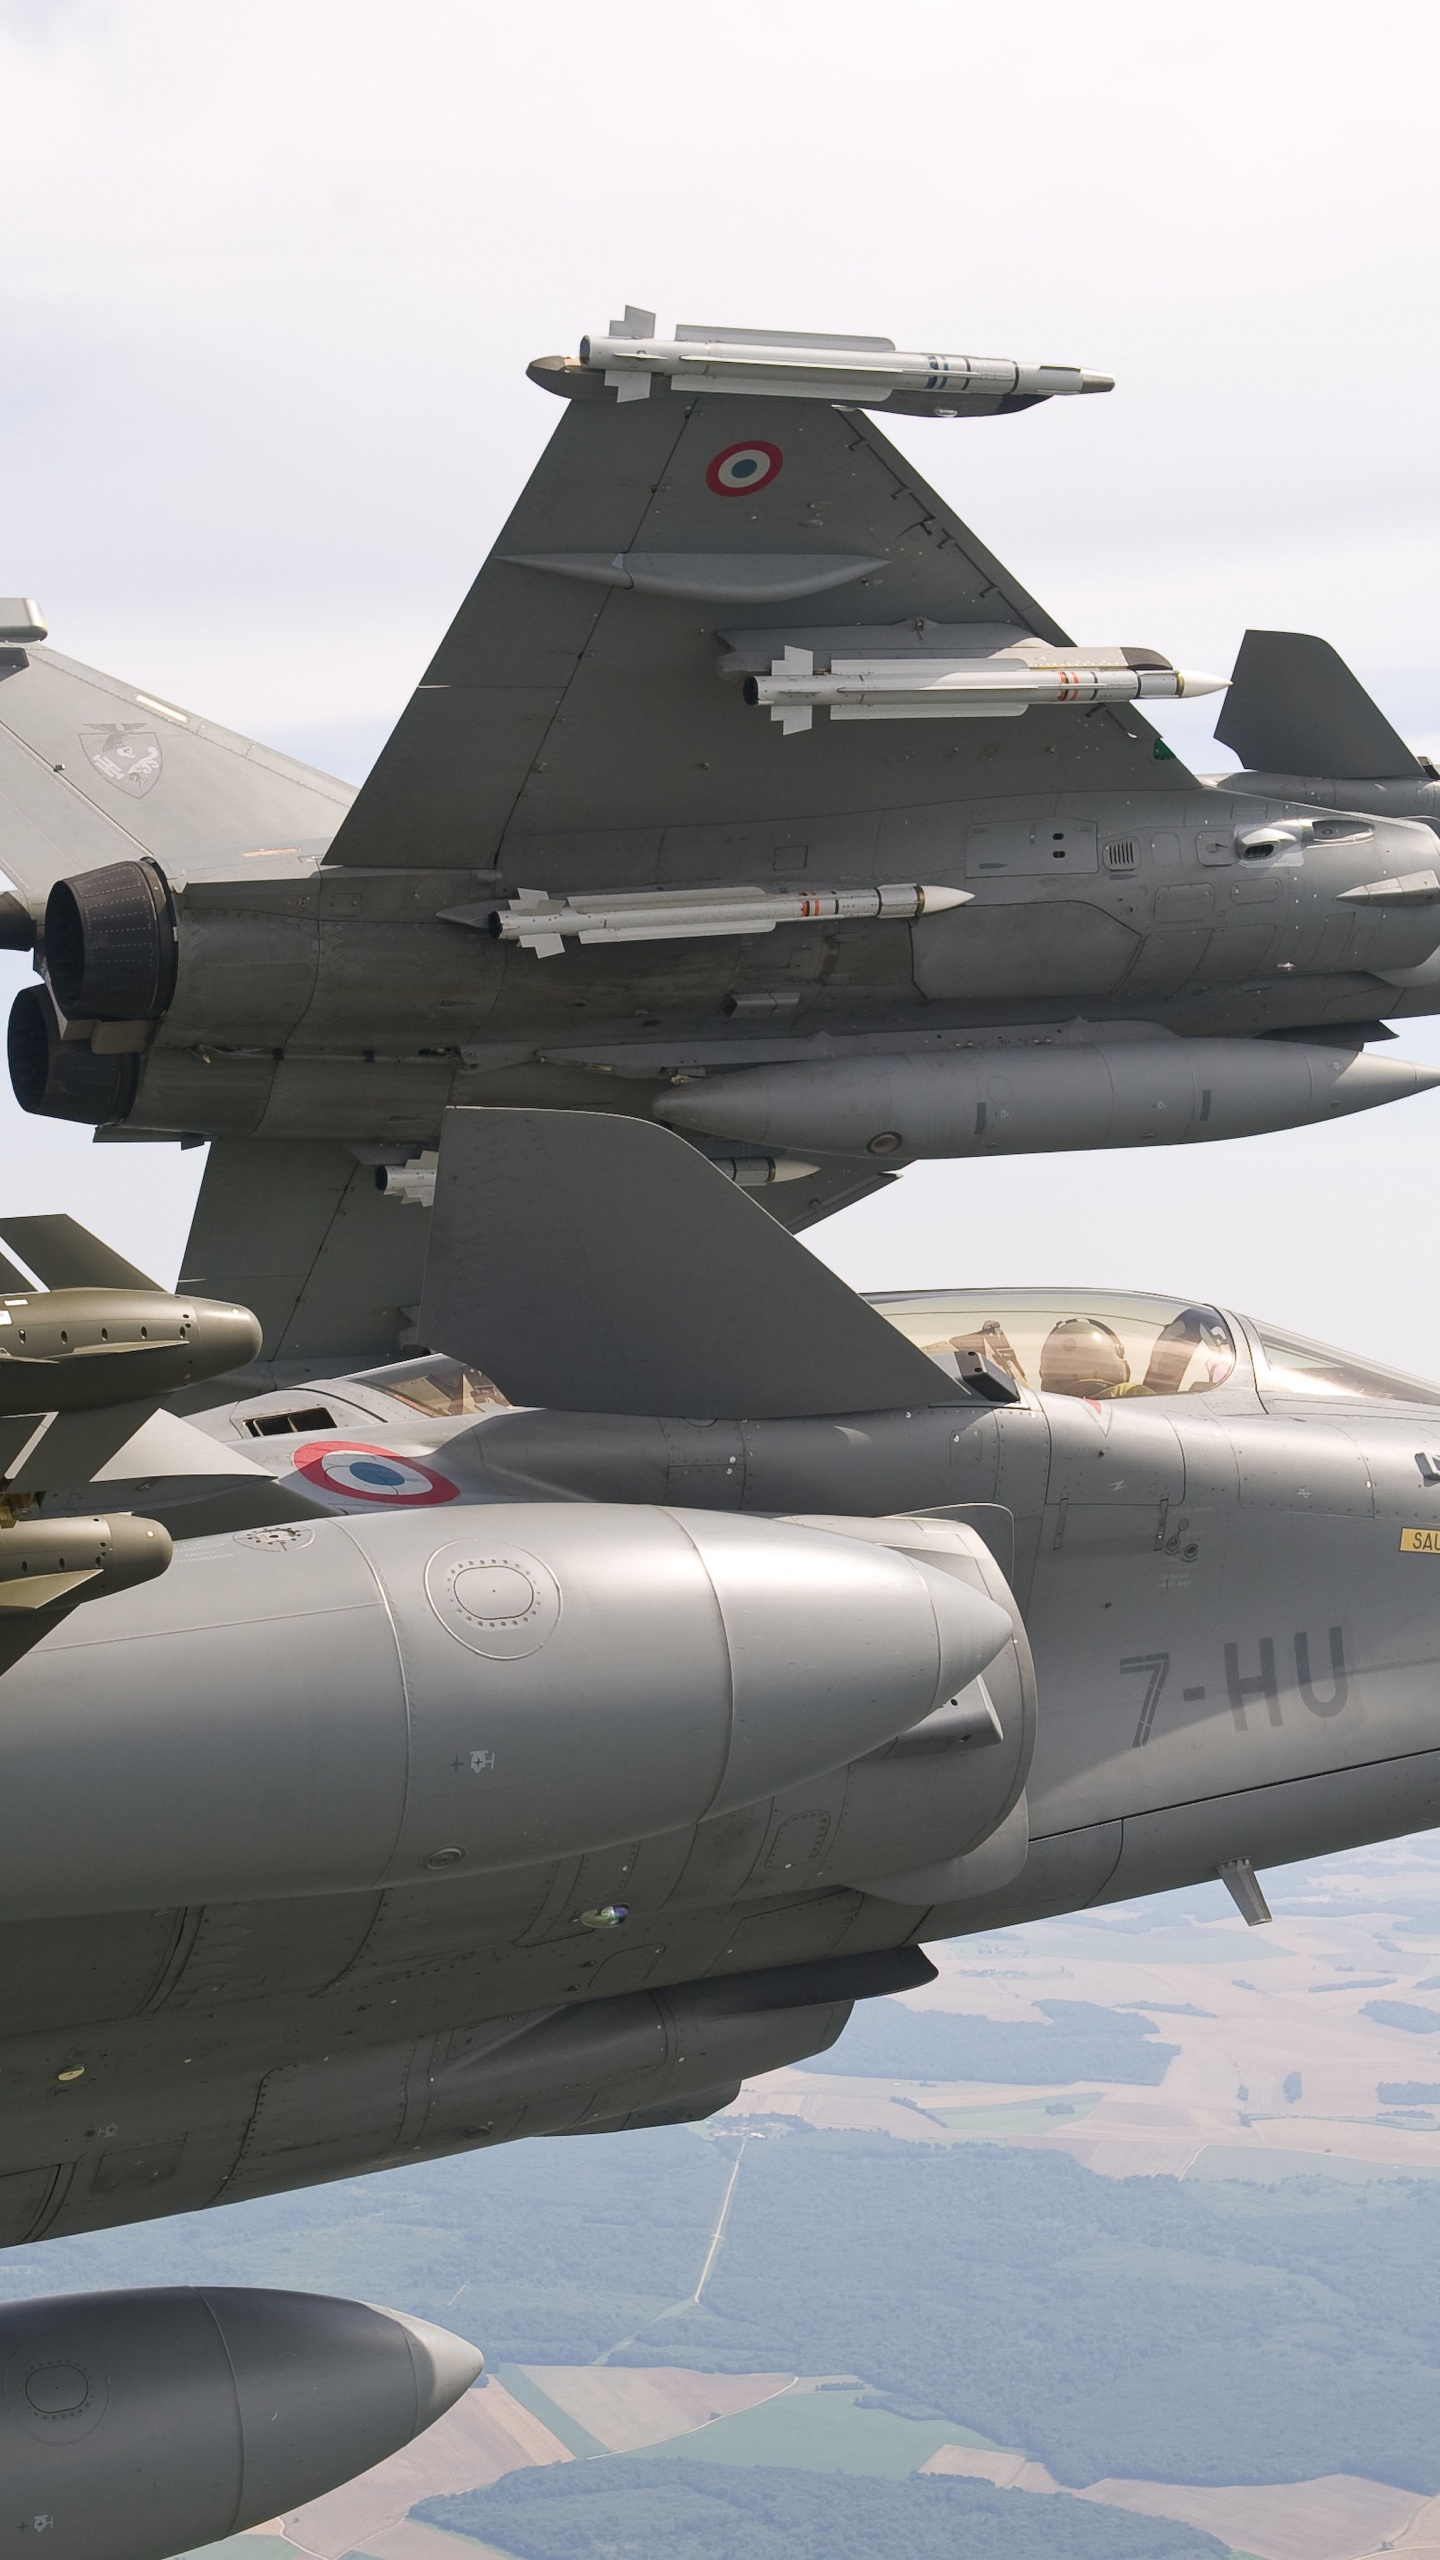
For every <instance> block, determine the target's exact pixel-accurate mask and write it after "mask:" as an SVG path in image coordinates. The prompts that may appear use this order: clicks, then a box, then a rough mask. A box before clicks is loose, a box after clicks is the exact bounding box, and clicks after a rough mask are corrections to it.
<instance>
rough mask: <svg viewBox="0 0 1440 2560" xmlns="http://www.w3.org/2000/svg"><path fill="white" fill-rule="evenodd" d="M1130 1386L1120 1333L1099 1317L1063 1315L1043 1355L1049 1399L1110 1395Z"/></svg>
mask: <svg viewBox="0 0 1440 2560" xmlns="http://www.w3.org/2000/svg"><path fill="white" fill-rule="evenodd" d="M1129 1383H1130V1363H1129V1361H1128V1360H1127V1359H1126V1357H1125V1353H1124V1349H1123V1347H1122V1344H1121V1341H1120V1337H1119V1335H1118V1333H1112V1332H1111V1330H1110V1327H1109V1325H1108V1324H1102V1323H1101V1322H1100V1319H1099V1317H1098V1316H1062V1317H1061V1319H1060V1322H1059V1323H1058V1324H1056V1325H1052V1326H1051V1329H1050V1331H1049V1333H1048V1334H1047V1335H1046V1337H1045V1342H1044V1347H1043V1349H1042V1350H1041V1353H1040V1387H1041V1392H1042V1394H1044V1395H1050V1396H1109V1395H1113V1394H1114V1393H1115V1390H1116V1388H1117V1387H1124V1386H1128V1385H1129Z"/></svg>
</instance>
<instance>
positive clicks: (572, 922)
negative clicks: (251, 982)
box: [449, 880, 973, 960]
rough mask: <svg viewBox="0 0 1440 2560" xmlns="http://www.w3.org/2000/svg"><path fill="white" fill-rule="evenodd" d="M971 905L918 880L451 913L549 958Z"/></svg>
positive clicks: (533, 899) (534, 899)
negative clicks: (603, 946) (579, 945)
mask: <svg viewBox="0 0 1440 2560" xmlns="http://www.w3.org/2000/svg"><path fill="white" fill-rule="evenodd" d="M972 904H973V897H972V893H971V892H970V890H968V889H942V888H937V887H934V886H929V885H925V884H923V883H921V882H919V881H908V880H907V881H886V882H884V883H883V885H882V886H881V887H880V888H878V889H803V890H802V889H796V890H787V889H758V888H739V889H626V890H617V891H612V892H610V893H608V894H607V893H604V892H600V893H597V894H596V895H595V896H593V897H589V898H567V897H558V898H552V897H551V896H550V895H549V894H548V893H547V892H546V891H545V890H543V889H521V890H519V891H517V893H516V895H515V896H514V897H513V898H512V899H511V900H510V901H509V903H508V904H507V905H505V906H503V907H494V908H491V909H490V910H489V911H488V912H485V911H482V910H480V909H478V908H469V909H459V908H452V909H451V910H450V911H449V913H450V918H451V920H452V921H454V922H458V923H465V924H470V923H474V922H479V921H481V920H482V919H483V921H484V922H485V923H486V924H487V925H488V928H489V931H490V932H491V933H492V934H493V935H494V936H495V938H496V940H497V941H499V942H518V943H520V944H521V945H522V946H523V948H524V949H525V950H527V951H533V952H534V953H535V954H536V956H537V958H539V959H541V960H553V959H554V958H555V956H556V955H557V953H559V952H561V951H563V950H564V948H565V944H566V940H567V939H570V940H573V941H577V942H680V941H687V940H690V939H698V938H700V937H704V936H709V935H715V934H726V933H744V934H750V933H773V932H774V930H775V927H776V926H777V924H830V923H834V922H836V921H839V920H843V919H846V918H854V917H858V918H861V919H863V918H866V917H875V916H880V917H887V918H901V919H905V918H911V917H915V916H920V915H938V914H940V913H942V912H943V911H944V910H945V909H946V908H947V907H968V906H970V905H972Z"/></svg>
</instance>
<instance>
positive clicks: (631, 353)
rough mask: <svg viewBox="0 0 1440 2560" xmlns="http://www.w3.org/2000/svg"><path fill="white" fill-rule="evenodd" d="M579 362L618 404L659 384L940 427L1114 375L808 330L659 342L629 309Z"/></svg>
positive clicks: (683, 328)
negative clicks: (921, 416)
mask: <svg viewBox="0 0 1440 2560" xmlns="http://www.w3.org/2000/svg"><path fill="white" fill-rule="evenodd" d="M580 361H581V363H582V364H584V365H588V366H590V367H592V368H593V369H594V370H597V371H600V372H603V374H604V376H605V381H606V385H607V388H609V389H610V390H613V391H614V392H615V393H616V395H617V397H618V398H619V399H621V400H646V399H648V398H649V396H650V386H651V384H652V382H653V381H655V380H656V379H657V378H659V379H661V380H665V379H668V380H669V381H670V383H671V385H672V387H673V388H674V389H675V390H676V391H733V392H749V393H751V394H758V395H759V396H761V397H767V396H768V397H770V398H772V399H777V398H778V399H786V400H833V401H838V402H840V403H841V404H842V405H843V406H845V407H849V408H857V409H877V408H881V407H883V406H884V405H885V404H886V403H887V402H888V403H891V404H893V405H896V406H899V405H900V404H901V403H902V402H903V404H904V405H905V406H906V407H907V408H908V407H909V406H910V405H911V403H912V402H913V403H914V404H915V405H916V406H917V407H918V408H920V409H922V410H923V411H924V413H925V414H926V415H928V416H931V417H937V418H947V417H948V418H955V417H959V416H961V415H962V414H963V413H964V412H965V411H966V410H967V409H968V410H970V411H971V412H972V413H973V412H975V411H977V410H981V409H990V408H994V407H996V406H998V405H1001V404H1005V403H1009V402H1015V403H1017V404H1020V403H1028V402H1030V401H1032V400H1053V399H1055V398H1056V397H1057V396H1059V397H1064V396H1067V395H1073V394H1074V393H1076V392H1086V391H1113V390H1114V388H1115V385H1114V382H1113V380H1112V379H1111V377H1110V375H1109V374H1108V373H1086V372H1084V371H1083V370H1082V368H1081V367H1080V366H1079V365H1073V364H1022V363H1020V362H1018V360H1017V359H1016V358H1015V357H1013V356H947V355H911V354H907V353H905V352H904V351H903V350H902V349H899V348H897V347H896V345H895V341H894V339H893V338H848V337H844V338H842V337H829V336H825V335H823V334H815V333H812V332H811V331H808V330H804V329H717V328H710V327H696V326H694V325H693V324H691V323H686V322H682V323H680V324H679V325H677V327H676V331H675V335H674V337H673V338H657V337H656V335H655V314H654V312H653V311H637V310H635V309H633V308H630V307H628V306H627V309H626V311H625V315H624V317H623V319H620V320H612V321H611V323H610V328H609V332H608V334H607V335H606V336H605V337H593V338H582V339H581V341H580Z"/></svg>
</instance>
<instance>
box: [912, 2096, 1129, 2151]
mask: <svg viewBox="0 0 1440 2560" xmlns="http://www.w3.org/2000/svg"><path fill="white" fill-rule="evenodd" d="M1104 2095H1105V2092H1104V2090H1103V2089H1096V2090H1094V2091H1092V2092H1089V2093H1086V2094H1082V2095H1081V2096H1079V2097H1074V2098H1066V2099H1063V2100H1061V2101H1058V2102H1057V2100H1055V2099H1054V2098H1049V2099H1046V2098H1010V2099H1007V2100H1006V2101H1005V2103H1004V2104H1003V2105H1001V2106H998V2107H925V2108H923V2109H922V2110H921V2112H922V2113H923V2114H925V2115H927V2116H933V2117H934V2119H935V2122H936V2123H937V2124H943V2125H944V2126H945V2127H946V2129H947V2131H948V2132H950V2133H970V2134H975V2135H977V2136H987V2137H988V2138H989V2139H990V2140H991V2141H994V2140H997V2139H999V2140H1005V2139H1008V2140H1010V2141H1013V2140H1014V2138H1015V2136H1016V2134H1019V2133H1055V2132H1057V2131H1058V2130H1059V2129H1060V2128H1061V2126H1063V2125H1072V2124H1079V2123H1080V2122H1081V2121H1082V2119H1083V2118H1084V2117H1085V2116H1088V2115H1089V2114H1090V2113H1091V2111H1092V2110H1093V2109H1094V2108H1096V2107H1098V2106H1099V2104H1100V2101H1101V2099H1102V2098H1103V2097H1104Z"/></svg>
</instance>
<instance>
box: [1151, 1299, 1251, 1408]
mask: <svg viewBox="0 0 1440 2560" xmlns="http://www.w3.org/2000/svg"><path fill="white" fill-rule="evenodd" d="M1202 1349H1203V1351H1204V1355H1205V1356H1204V1359H1203V1361H1202V1362H1201V1364H1200V1365H1201V1374H1200V1375H1199V1376H1197V1377H1195V1378H1193V1379H1192V1380H1191V1383H1190V1388H1189V1393H1190V1394H1192V1395H1193V1394H1195V1393H1196V1392H1197V1390H1198V1391H1199V1392H1201V1393H1203V1392H1204V1390H1205V1389H1206V1388H1207V1387H1218V1386H1221V1385H1223V1383H1224V1381H1225V1380H1226V1379H1227V1378H1228V1377H1229V1375H1230V1372H1231V1370H1232V1369H1233V1368H1234V1366H1235V1348H1234V1345H1233V1343H1232V1342H1231V1340H1230V1335H1229V1331H1228V1329H1227V1327H1226V1326H1225V1324H1224V1323H1223V1321H1222V1320H1221V1318H1220V1317H1219V1316H1218V1315H1217V1314H1216V1312H1215V1309H1214V1308H1213V1307H1182V1308H1181V1310H1180V1313H1179V1314H1178V1315H1177V1316H1172V1317H1171V1319H1170V1322H1169V1323H1168V1324H1167V1325H1166V1326H1165V1327H1164V1329H1163V1331H1162V1332H1160V1333H1157V1335H1156V1336H1155V1340H1154V1342H1153V1343H1152V1345H1151V1349H1150V1363H1149V1366H1148V1368H1147V1369H1146V1371H1145V1384H1146V1386H1147V1388H1148V1389H1149V1391H1150V1393H1151V1395H1156V1396H1178V1395H1181V1394H1183V1393H1184V1392H1185V1388H1184V1379H1185V1373H1186V1371H1187V1370H1188V1368H1189V1367H1190V1363H1191V1361H1192V1359H1193V1358H1194V1355H1195V1353H1196V1352H1197V1351H1200V1350H1202Z"/></svg>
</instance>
